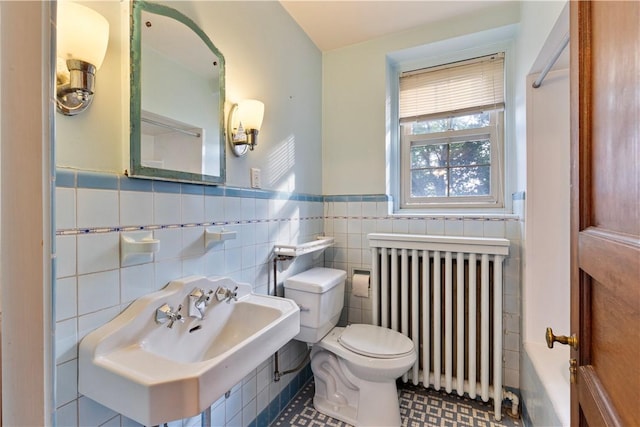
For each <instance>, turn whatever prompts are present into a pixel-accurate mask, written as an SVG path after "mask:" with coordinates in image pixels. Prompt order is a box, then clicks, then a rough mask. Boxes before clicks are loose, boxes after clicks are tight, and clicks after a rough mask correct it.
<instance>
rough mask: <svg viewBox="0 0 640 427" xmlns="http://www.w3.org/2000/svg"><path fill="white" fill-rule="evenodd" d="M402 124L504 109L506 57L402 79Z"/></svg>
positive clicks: (424, 71) (414, 73)
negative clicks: (430, 118) (445, 114)
mask: <svg viewBox="0 0 640 427" xmlns="http://www.w3.org/2000/svg"><path fill="white" fill-rule="evenodd" d="M399 101H400V102H399V110H400V122H409V121H415V120H424V119H427V118H429V117H433V116H434V115H438V114H442V113H449V114H451V115H457V114H461V113H464V112H467V111H471V110H473V111H478V110H481V109H492V110H494V109H498V108H502V107H503V106H504V53H497V54H493V55H488V56H484V57H481V58H475V59H471V60H467V61H461V62H457V63H453V64H447V65H443V66H438V67H432V68H424V69H421V70H415V71H410V72H406V73H403V74H402V75H401V76H400V97H399Z"/></svg>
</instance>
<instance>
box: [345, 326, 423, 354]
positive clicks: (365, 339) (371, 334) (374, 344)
mask: <svg viewBox="0 0 640 427" xmlns="http://www.w3.org/2000/svg"><path fill="white" fill-rule="evenodd" d="M338 342H339V343H340V344H341V345H342V346H343V347H345V348H347V349H349V350H351V351H353V352H354V353H358V354H361V355H363V356H369V357H376V358H380V359H390V358H393V357H399V356H404V355H406V354H407V353H411V352H413V351H414V347H413V341H411V340H410V339H409V338H408V337H406V336H404V335H402V334H401V333H399V332H396V331H393V330H391V329H387V328H383V327H380V326H374V325H364V324H357V325H349V326H347V327H346V328H345V330H344V331H343V332H342V334H341V335H340V338H338Z"/></svg>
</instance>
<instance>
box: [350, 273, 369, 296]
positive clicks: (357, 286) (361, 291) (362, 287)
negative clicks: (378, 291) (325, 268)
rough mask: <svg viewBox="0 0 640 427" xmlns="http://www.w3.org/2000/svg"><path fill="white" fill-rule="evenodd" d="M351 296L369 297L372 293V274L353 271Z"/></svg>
mask: <svg viewBox="0 0 640 427" xmlns="http://www.w3.org/2000/svg"><path fill="white" fill-rule="evenodd" d="M351 277H352V283H351V295H353V296H356V297H369V293H370V291H371V272H370V271H369V270H361V269H357V268H354V269H353V271H352V276H351Z"/></svg>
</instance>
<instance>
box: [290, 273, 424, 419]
mask: <svg viewBox="0 0 640 427" xmlns="http://www.w3.org/2000/svg"><path fill="white" fill-rule="evenodd" d="M346 277H347V275H346V273H345V272H344V271H342V270H336V269H331V268H312V269H311V270H307V271H305V272H303V273H300V274H297V275H295V276H292V277H290V278H288V279H286V280H285V283H284V288H285V297H287V298H291V299H293V300H294V301H295V302H297V303H298V305H299V306H300V333H299V334H298V335H296V337H295V339H297V340H299V341H304V342H307V343H309V344H313V347H312V350H311V370H312V371H313V376H314V380H315V388H316V392H315V396H314V398H313V404H314V406H315V408H316V410H318V411H319V412H322V413H323V414H326V415H329V416H330V417H333V418H337V419H339V420H342V421H344V422H347V423H349V424H353V425H356V426H399V425H400V423H401V420H400V407H399V403H398V392H397V389H396V379H397V378H398V377H399V376H401V375H402V374H404V373H405V372H406V371H407V370H408V369H409V368H410V367H411V366H412V365H413V363H414V362H415V360H416V351H415V348H414V345H413V342H412V341H411V340H410V339H409V338H407V337H406V336H404V335H402V334H400V333H399V332H395V331H392V330H391V329H387V328H382V327H379V326H373V325H364V324H355V325H349V326H347V327H346V328H342V327H336V326H335V325H336V324H337V323H338V320H339V319H340V313H341V311H342V307H343V306H344V289H345V279H346Z"/></svg>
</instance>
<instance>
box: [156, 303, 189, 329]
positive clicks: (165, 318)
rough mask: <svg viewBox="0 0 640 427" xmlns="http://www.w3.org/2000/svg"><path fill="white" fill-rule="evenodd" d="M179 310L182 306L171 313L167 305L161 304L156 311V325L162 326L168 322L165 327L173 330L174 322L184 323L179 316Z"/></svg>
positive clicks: (171, 310) (180, 315)
mask: <svg viewBox="0 0 640 427" xmlns="http://www.w3.org/2000/svg"><path fill="white" fill-rule="evenodd" d="M180 310H182V304H180V305H179V306H178V309H177V310H176V311H173V309H172V308H171V307H170V306H169V304H166V303H165V304H163V305H162V306H161V307H160V308H158V309H157V310H156V323H159V324H163V323H167V322H169V324H168V325H167V327H168V328H169V329H171V328H173V324H174V323H175V322H176V321H177V322H182V323H184V318H183V317H182V314H180Z"/></svg>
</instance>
